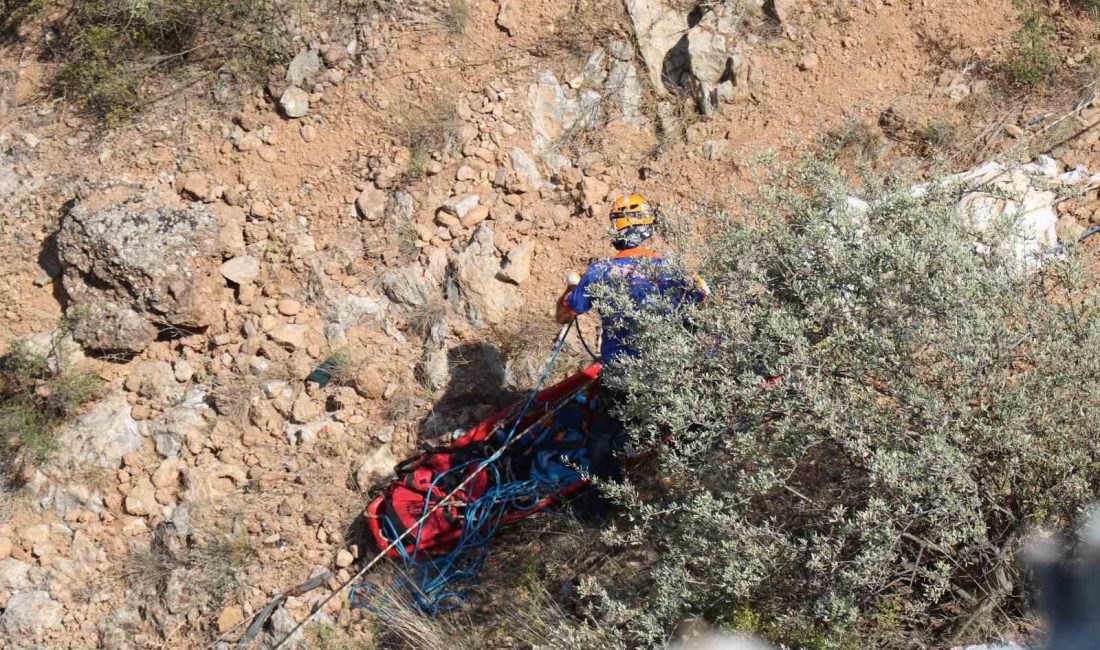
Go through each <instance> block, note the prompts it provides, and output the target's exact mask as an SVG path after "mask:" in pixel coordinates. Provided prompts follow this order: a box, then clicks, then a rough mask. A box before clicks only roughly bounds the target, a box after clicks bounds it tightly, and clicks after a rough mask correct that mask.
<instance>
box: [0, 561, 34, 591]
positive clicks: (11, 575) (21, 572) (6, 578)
mask: <svg viewBox="0 0 1100 650" xmlns="http://www.w3.org/2000/svg"><path fill="white" fill-rule="evenodd" d="M30 588H31V580H30V565H28V564H27V563H26V562H20V561H19V560H16V559H14V558H8V559H6V560H0V592H5V591H9V592H10V591H24V590H27V589H30Z"/></svg>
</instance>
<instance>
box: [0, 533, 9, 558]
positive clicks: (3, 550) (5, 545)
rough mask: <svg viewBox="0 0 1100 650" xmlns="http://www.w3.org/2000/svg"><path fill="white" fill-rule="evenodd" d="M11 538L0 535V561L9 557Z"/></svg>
mask: <svg viewBox="0 0 1100 650" xmlns="http://www.w3.org/2000/svg"><path fill="white" fill-rule="evenodd" d="M11 548H12V543H11V540H10V539H8V538H7V537H0V561H3V560H6V559H8V558H9V557H11Z"/></svg>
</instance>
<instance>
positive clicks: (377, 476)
mask: <svg viewBox="0 0 1100 650" xmlns="http://www.w3.org/2000/svg"><path fill="white" fill-rule="evenodd" d="M396 465H397V458H395V457H394V455H393V452H392V451H391V450H390V448H389V446H387V445H382V446H380V447H379V448H378V449H375V450H374V451H373V452H371V454H370V455H369V456H367V457H366V458H365V459H364V460H363V462H361V463H359V467H358V468H357V469H356V470H355V484H356V485H358V486H359V489H360V490H368V489H370V488H371V487H372V486H373V485H374V484H375V483H377V482H379V481H381V480H382V479H385V478H387V477H390V476H392V475H393V470H394V467H395V466H396Z"/></svg>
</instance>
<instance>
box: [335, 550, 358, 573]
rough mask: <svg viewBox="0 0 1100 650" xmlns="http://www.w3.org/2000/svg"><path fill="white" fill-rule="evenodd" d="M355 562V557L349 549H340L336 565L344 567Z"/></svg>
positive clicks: (337, 553)
mask: <svg viewBox="0 0 1100 650" xmlns="http://www.w3.org/2000/svg"><path fill="white" fill-rule="evenodd" d="M352 562H355V557H354V556H353V555H352V554H351V553H350V552H349V551H348V550H347V549H343V548H342V549H340V550H339V551H337V552H336V566H337V567H339V568H341V569H343V568H346V567H349V566H351V563H352Z"/></svg>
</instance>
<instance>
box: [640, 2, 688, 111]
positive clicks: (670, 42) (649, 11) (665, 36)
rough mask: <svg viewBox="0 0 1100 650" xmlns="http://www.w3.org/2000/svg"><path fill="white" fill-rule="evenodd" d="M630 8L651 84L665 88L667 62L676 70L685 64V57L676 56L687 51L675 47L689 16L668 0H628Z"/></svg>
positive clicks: (658, 87) (681, 36) (682, 34)
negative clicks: (680, 50)
mask: <svg viewBox="0 0 1100 650" xmlns="http://www.w3.org/2000/svg"><path fill="white" fill-rule="evenodd" d="M626 11H627V13H628V14H629V15H630V22H631V25H632V26H633V27H634V38H635V41H636V42H637V44H638V52H639V54H641V56H642V60H643V61H644V62H645V64H646V68H648V70H649V81H650V84H651V85H652V86H653V87H654V88H657V89H662V88H664V74H665V68H666V65H667V66H668V67H669V68H671V69H675V70H678V69H680V68H682V67H683V64H684V62H683V60H682V59H680V60H676V57H677V56H679V57H682V56H683V55H682V53H680V52H678V51H674V48H675V47H676V45H677V43H679V42H680V39H681V38H683V36H684V30H685V29H687V26H688V24H687V16H686V15H685V13H684V12H683V11H681V10H679V9H677V8H676V7H673V6H671V4H670V3H669V2H668V1H667V0H626ZM666 58H667V59H668V60H667V61H666Z"/></svg>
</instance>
